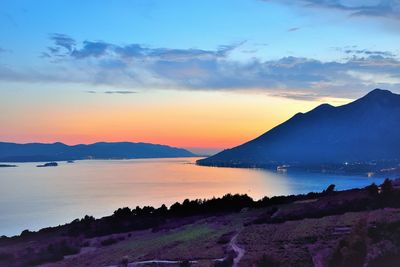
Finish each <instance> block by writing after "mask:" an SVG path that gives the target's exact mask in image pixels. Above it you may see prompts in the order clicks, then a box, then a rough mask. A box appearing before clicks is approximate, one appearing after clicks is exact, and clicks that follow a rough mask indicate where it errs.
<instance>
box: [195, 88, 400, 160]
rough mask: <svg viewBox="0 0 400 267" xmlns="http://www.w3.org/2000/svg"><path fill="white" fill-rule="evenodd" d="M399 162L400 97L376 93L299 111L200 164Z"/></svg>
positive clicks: (376, 91)
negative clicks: (258, 134) (250, 138)
mask: <svg viewBox="0 0 400 267" xmlns="http://www.w3.org/2000/svg"><path fill="white" fill-rule="evenodd" d="M399 158H400V95H397V94H393V93H391V92H390V91H386V90H381V89H375V90H373V91H371V92H370V93H369V94H367V95H366V96H364V97H362V98H360V99H358V100H356V101H354V102H352V103H349V104H347V105H343V106H339V107H333V106H331V105H328V104H323V105H320V106H318V107H317V108H315V109H313V110H311V111H309V112H307V113H305V114H302V113H298V114H296V115H295V116H293V117H292V118H291V119H289V120H288V121H286V122H284V123H282V124H280V125H278V126H277V127H275V128H273V129H271V130H270V131H268V132H266V133H264V134H263V135H261V136H259V137H258V138H256V139H254V140H251V141H250V142H247V143H245V144H243V145H240V146H238V147H235V148H232V149H228V150H225V151H222V152H221V153H218V154H216V155H214V156H212V157H209V158H206V159H202V160H199V161H198V164H200V165H211V166H266V165H276V164H285V163H288V164H293V163H295V164H320V163H342V162H346V161H349V162H355V161H370V160H392V159H399Z"/></svg>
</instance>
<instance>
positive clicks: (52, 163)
mask: <svg viewBox="0 0 400 267" xmlns="http://www.w3.org/2000/svg"><path fill="white" fill-rule="evenodd" d="M57 166H58V163H57V162H48V163H45V164H41V165H37V166H36V167H57Z"/></svg>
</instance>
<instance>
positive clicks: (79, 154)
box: [0, 142, 195, 162]
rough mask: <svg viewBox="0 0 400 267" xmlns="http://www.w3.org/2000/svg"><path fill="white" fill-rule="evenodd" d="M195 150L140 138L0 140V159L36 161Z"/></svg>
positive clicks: (183, 154) (180, 153)
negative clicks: (71, 141) (77, 141)
mask: <svg viewBox="0 0 400 267" xmlns="http://www.w3.org/2000/svg"><path fill="white" fill-rule="evenodd" d="M193 156H195V154H193V153H192V152H190V151H188V150H186V149H183V148H177V147H172V146H167V145H160V144H151V143H143V142H137V143H134V142H96V143H93V144H77V145H71V146H70V145H66V144H64V143H61V142H55V143H25V144H18V143H11V142H0V162H40V161H63V160H81V159H135V158H164V157H165V158H170V157H193Z"/></svg>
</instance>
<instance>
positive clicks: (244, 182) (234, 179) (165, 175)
mask: <svg viewBox="0 0 400 267" xmlns="http://www.w3.org/2000/svg"><path fill="white" fill-rule="evenodd" d="M194 160H195V159H143V160H122V161H120V160H113V161H102V160H90V161H89V160H88V161H77V162H75V163H73V164H69V163H60V165H59V166H58V167H49V168H37V167H35V166H36V164H35V163H21V164H18V165H19V167H17V168H1V169H0V184H1V187H0V214H1V217H0V235H2V234H6V235H12V234H17V233H19V232H20V231H21V230H23V229H32V230H37V229H39V228H42V227H46V226H54V225H58V224H62V223H66V222H70V221H72V220H73V219H75V218H80V217H83V216H84V215H86V214H89V215H94V216H95V217H101V216H105V215H109V214H111V213H112V212H113V211H114V210H115V209H117V208H119V207H124V206H129V207H135V206H137V205H138V206H144V205H152V206H156V207H158V206H160V205H161V204H163V203H165V204H167V205H171V204H173V203H174V202H176V201H180V202H181V201H183V200H184V199H185V198H189V199H195V198H201V199H203V198H211V197H213V196H216V197H219V196H222V195H224V194H226V193H241V194H248V195H250V196H251V197H253V198H254V199H259V198H262V197H263V196H266V195H267V196H274V195H288V194H297V193H307V192H310V191H321V190H323V189H325V188H326V187H327V186H328V185H329V184H331V183H334V184H336V186H337V189H346V188H353V187H362V186H365V185H368V184H370V183H372V182H373V181H375V182H380V181H381V179H378V178H366V177H356V176H340V175H329V174H318V173H290V172H289V173H286V174H278V173H275V172H272V171H267V170H260V169H237V168H215V167H202V166H197V165H195V164H192V163H193V162H194Z"/></svg>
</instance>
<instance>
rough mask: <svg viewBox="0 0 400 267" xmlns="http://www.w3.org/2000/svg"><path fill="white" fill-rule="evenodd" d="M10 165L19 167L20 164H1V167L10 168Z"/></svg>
mask: <svg viewBox="0 0 400 267" xmlns="http://www.w3.org/2000/svg"><path fill="white" fill-rule="evenodd" d="M9 167H18V166H17V165H13V164H0V168H9Z"/></svg>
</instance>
